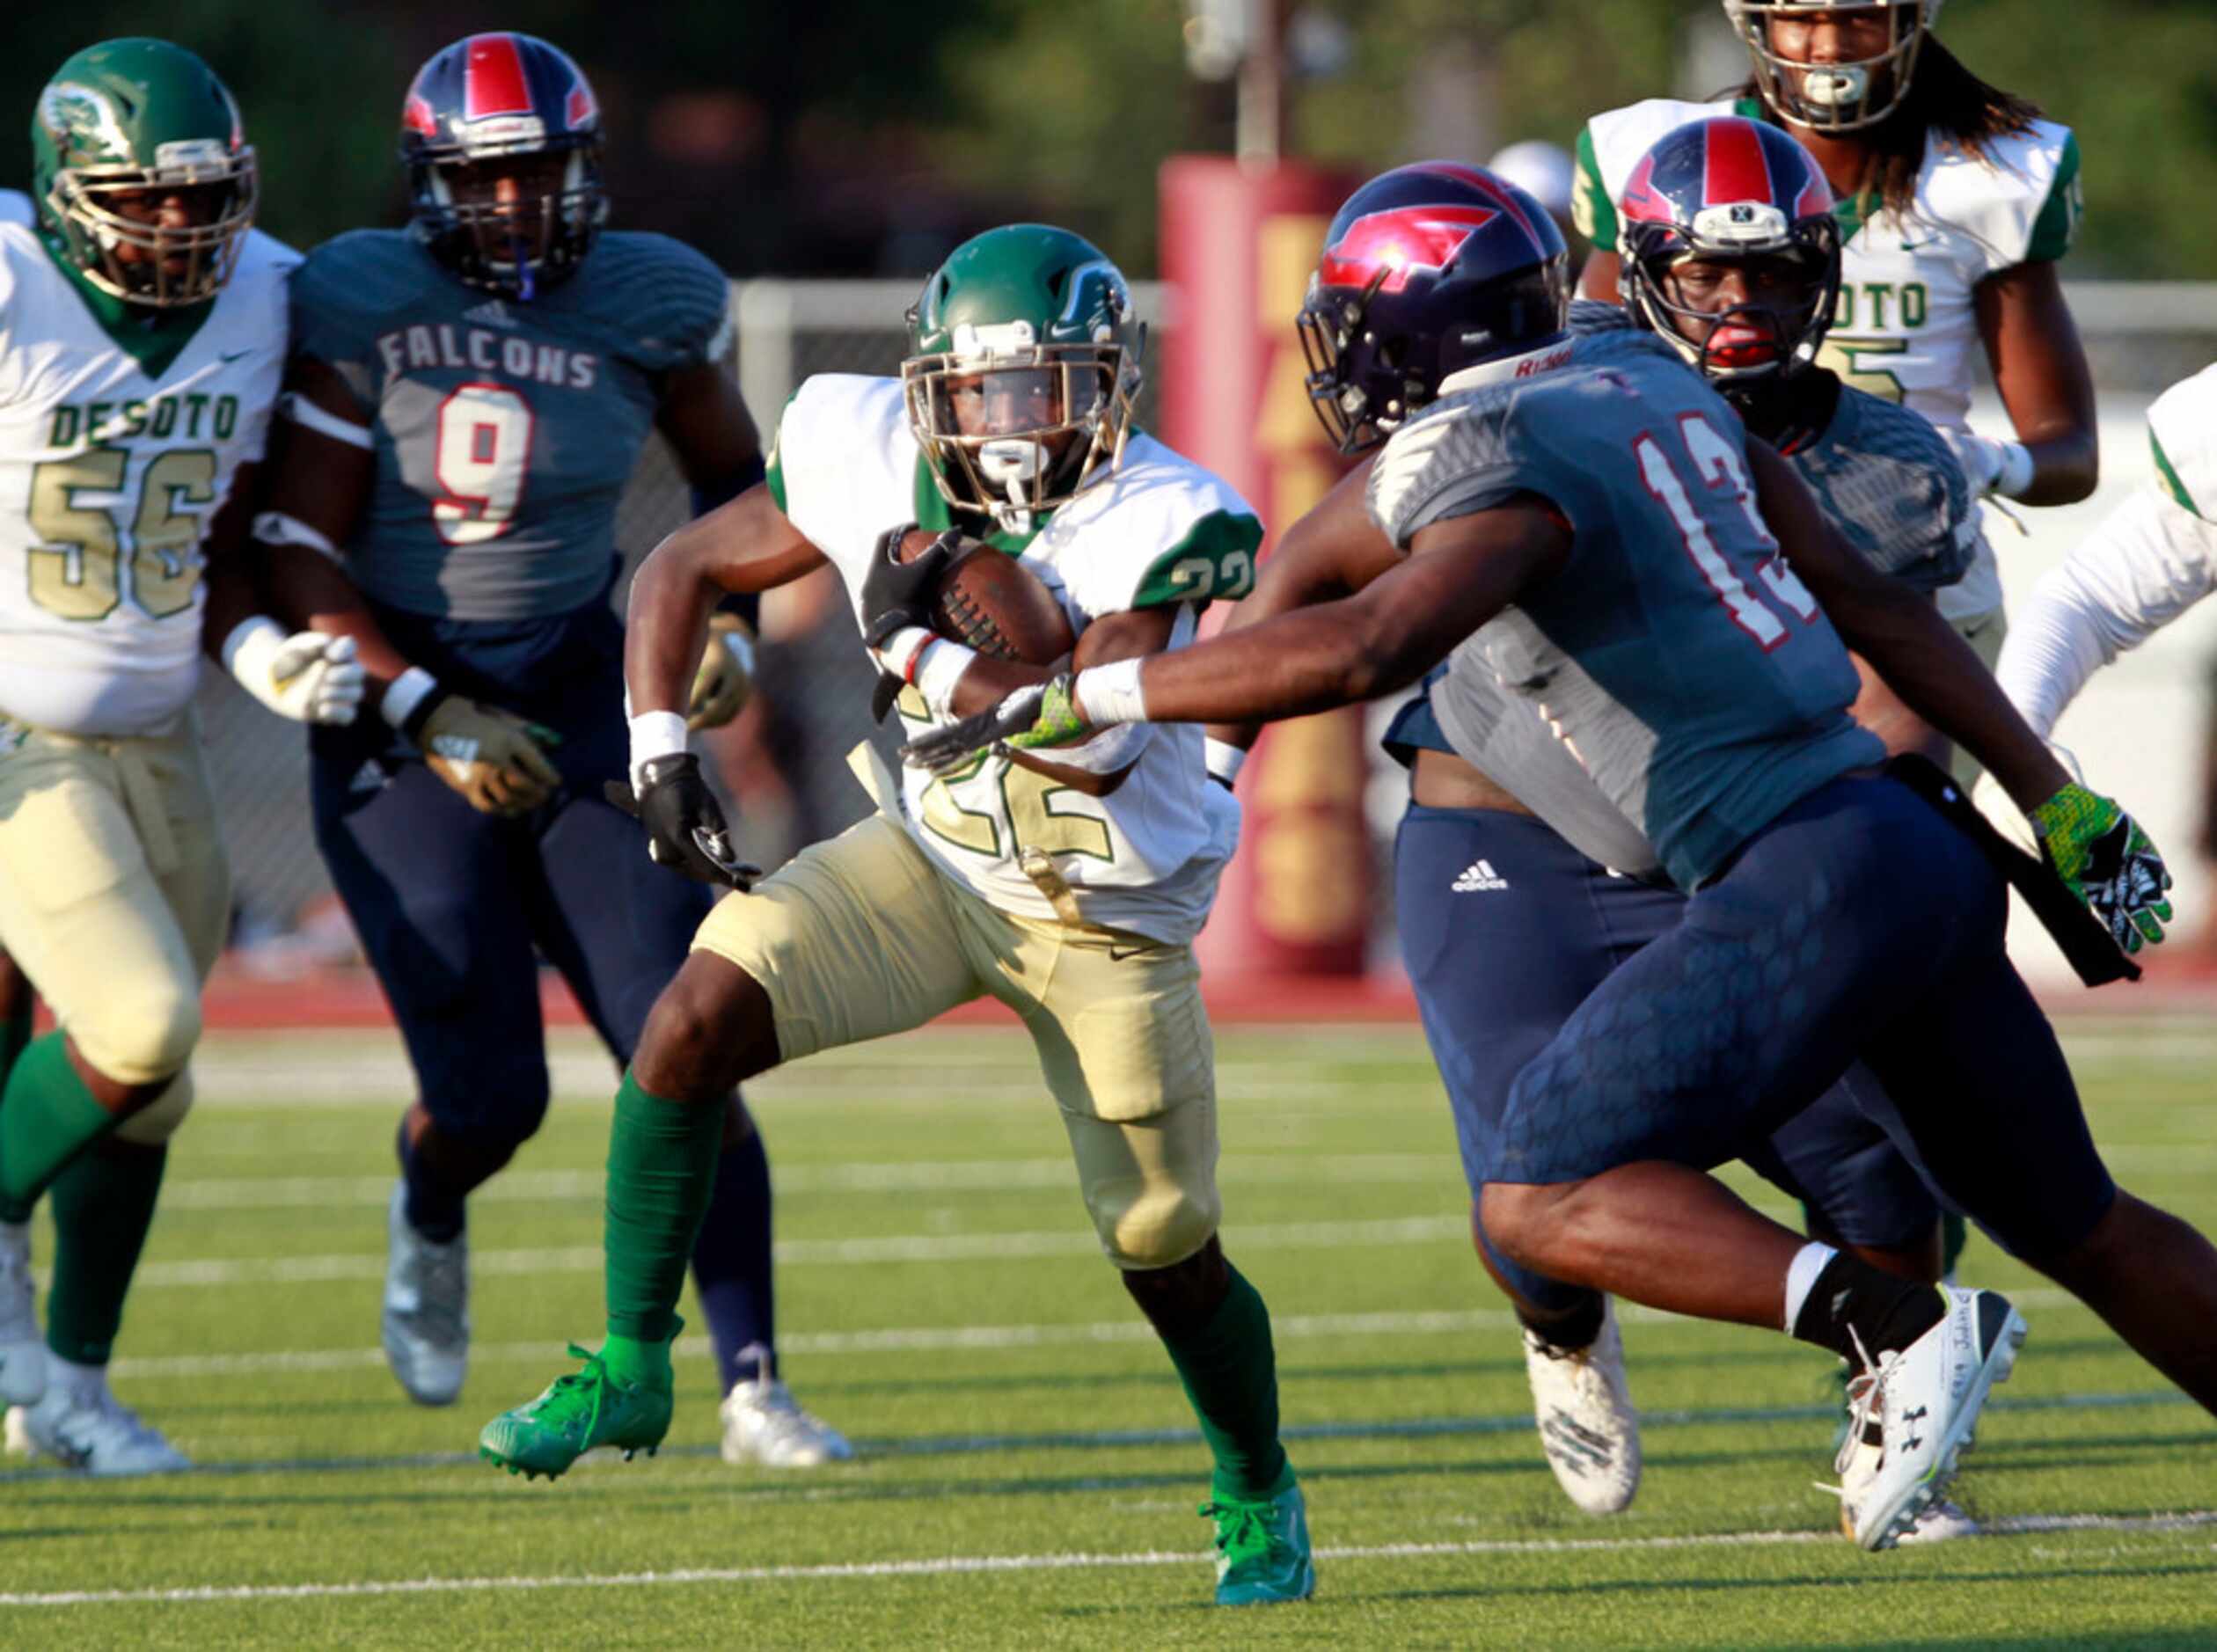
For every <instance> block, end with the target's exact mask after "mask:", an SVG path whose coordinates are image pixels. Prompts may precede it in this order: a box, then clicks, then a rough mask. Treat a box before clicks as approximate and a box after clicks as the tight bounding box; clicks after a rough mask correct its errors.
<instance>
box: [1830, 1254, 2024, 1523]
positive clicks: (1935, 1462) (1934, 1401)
mask: <svg viewBox="0 0 2217 1652" xmlns="http://www.w3.org/2000/svg"><path fill="white" fill-rule="evenodd" d="M1940 1291H1941V1294H1942V1295H1943V1297H1945V1298H1946V1299H1947V1310H1948V1311H1947V1315H1946V1317H1945V1318H1944V1319H1942V1320H1941V1321H1940V1323H1939V1324H1937V1325H1935V1326H1934V1327H1932V1329H1930V1330H1929V1331H1927V1332H1926V1333H1925V1334H1923V1335H1922V1336H1921V1337H1919V1338H1918V1339H1917V1340H1916V1341H1913V1342H1912V1343H1911V1344H1910V1345H1909V1346H1908V1347H1907V1348H1906V1349H1903V1350H1901V1351H1899V1352H1898V1353H1897V1352H1895V1351H1893V1350H1891V1349H1882V1350H1880V1352H1879V1354H1878V1356H1877V1360H1876V1361H1875V1362H1874V1361H1869V1360H1866V1362H1865V1364H1864V1369H1863V1370H1862V1371H1859V1372H1858V1373H1857V1374H1856V1376H1855V1379H1854V1380H1853V1381H1852V1382H1850V1383H1849V1384H1848V1386H1847V1396H1848V1405H1849V1407H1850V1418H1851V1421H1850V1423H1849V1429H1848V1436H1847V1439H1848V1443H1847V1444H1846V1445H1844V1446H1842V1447H1841V1448H1840V1459H1839V1463H1838V1466H1839V1468H1840V1473H1841V1474H1842V1476H1843V1480H1845V1479H1846V1477H1847V1475H1848V1473H1849V1471H1850V1470H1851V1469H1853V1468H1854V1467H1855V1466H1856V1465H1855V1458H1857V1457H1858V1456H1859V1455H1860V1454H1861V1452H1862V1450H1863V1449H1864V1448H1863V1447H1862V1437H1863V1435H1864V1432H1865V1426H1864V1425H1865V1424H1866V1423H1868V1422H1870V1421H1871V1420H1872V1418H1874V1417H1875V1418H1876V1419H1877V1422H1878V1425H1879V1429H1880V1432H1881V1438H1882V1439H1883V1441H1884V1444H1882V1445H1881V1446H1880V1447H1879V1454H1878V1461H1877V1465H1876V1466H1875V1467H1872V1468H1870V1469H1869V1470H1867V1471H1866V1472H1865V1473H1862V1475H1860V1476H1858V1477H1856V1479H1855V1483H1853V1484H1852V1485H1850V1484H1845V1483H1843V1485H1842V1487H1841V1489H1840V1500H1841V1501H1840V1508H1841V1512H1842V1516H1843V1517H1844V1518H1845V1519H1847V1521H1849V1522H1850V1523H1852V1524H1853V1526H1854V1530H1855V1541H1856V1542H1857V1543H1858V1544H1860V1545H1862V1546H1863V1547H1864V1548H1866V1549H1873V1550H1876V1549H1890V1548H1891V1547H1893V1546H1894V1545H1895V1544H1897V1543H1899V1542H1901V1541H1902V1540H1903V1539H1905V1538H1906V1537H1907V1535H1908V1533H1909V1531H1910V1530H1911V1528H1912V1527H1913V1526H1914V1525H1916V1524H1917V1521H1918V1517H1919V1516H1921V1514H1923V1513H1924V1511H1925V1510H1926V1509H1928V1508H1930V1507H1931V1506H1933V1505H1934V1504H1935V1503H1937V1502H1939V1501H1940V1499H1941V1496H1942V1495H1943V1493H1944V1492H1946V1490H1947V1489H1948V1486H1949V1483H1950V1481H1951V1480H1954V1478H1955V1474H1956V1467H1957V1460H1958V1459H1959V1458H1960V1457H1961V1456H1962V1454H1963V1452H1964V1451H1965V1450H1966V1449H1967V1448H1968V1447H1969V1446H1970V1445H1971V1444H1972V1436H1973V1433H1974V1431H1975V1430H1976V1429H1977V1427H1978V1422H1979V1411H1980V1409H1981V1408H1982V1407H1984V1406H1985V1405H1986V1402H1987V1395H1988V1394H1989V1393H1991V1392H1992V1391H1993V1388H1994V1384H1996V1383H1998V1382H2006V1381H2008V1376H2009V1371H2010V1368H2011V1367H2013V1366H2014V1365H2015V1364H2016V1356H2017V1349H2019V1348H2020V1347H2022V1346H2023V1342H2024V1316H2023V1314H2021V1313H2019V1312H2017V1311H2016V1308H2015V1307H2013V1306H2012V1305H2010V1302H2009V1299H2008V1297H2004V1296H2002V1295H2001V1294H2000V1293H1999V1292H1998V1291H1993V1290H1961V1289H1958V1288H1957V1287H1954V1286H1944V1285H1943V1286H1942V1287H1940Z"/></svg>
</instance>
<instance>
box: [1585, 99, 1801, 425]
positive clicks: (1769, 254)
mask: <svg viewBox="0 0 2217 1652" xmlns="http://www.w3.org/2000/svg"><path fill="white" fill-rule="evenodd" d="M1617 222H1618V224H1619V226H1620V227H1619V230H1618V238H1617V240H1618V250H1619V252H1621V255H1622V260H1623V261H1622V267H1621V270H1620V271H1619V273H1618V276H1617V287H1618V290H1619V292H1620V294H1621V296H1622V297H1623V300H1624V303H1625V304H1626V305H1627V306H1628V308H1629V309H1630V310H1631V311H1632V313H1633V315H1634V316H1635V318H1637V319H1638V320H1639V322H1640V324H1641V325H1643V326H1645V327H1648V328H1650V330H1652V331H1653V332H1654V333H1656V334H1657V336H1658V337H1660V338H1661V339H1663V340H1665V342H1666V343H1668V344H1670V345H1671V346H1672V347H1673V348H1675V349H1676V350H1677V351H1678V352H1679V355H1683V356H1684V357H1685V358H1686V359H1687V361H1688V362H1691V363H1692V364H1693V365H1694V367H1695V368H1697V369H1700V371H1701V374H1702V376H1704V377H1707V378H1709V379H1713V380H1715V381H1716V382H1717V383H1718V384H1720V385H1729V384H1735V383H1740V382H1745V381H1746V380H1749V379H1755V378H1762V377H1767V376H1786V375H1789V374H1792V373H1796V372H1798V371H1800V370H1801V369H1803V368H1804V367H1806V366H1808V365H1809V364H1810V363H1811V362H1813V361H1814V360H1816V357H1817V352H1818V348H1819V347H1821V346H1822V345H1823V344H1824V341H1825V334H1826V332H1828V331H1829V330H1830V329H1831V327H1832V318H1833V303H1834V302H1835V301H1836V300H1837V299H1838V298H1839V296H1840V226H1839V224H1838V223H1836V222H1835V221H1834V220H1833V194H1832V186H1831V185H1830V184H1828V183H1826V181H1825V173H1824V169H1823V168H1822V167H1820V166H1819V165H1818V164H1817V160H1816V157H1814V156H1812V155H1811V154H1810V152H1809V151H1808V150H1805V149H1804V148H1803V147H1802V146H1801V145H1800V144H1798V143H1796V142H1795V141H1794V140H1793V139H1792V138H1791V137H1790V136H1789V135H1787V134H1786V133H1784V132H1782V131H1781V130H1780V129H1779V128H1776V127H1774V126H1766V125H1764V124H1763V123H1762V122H1760V121H1748V120H1744V119H1742V118H1741V117H1739V116H1738V115H1715V116H1711V117H1710V118H1708V119H1707V120H1702V121H1689V122H1688V123H1687V125H1685V126H1682V127H1679V128H1677V129H1676V130H1674V131H1671V132H1667V133H1665V135H1663V136H1662V137H1661V138H1660V139H1659V140H1657V143H1656V144H1655V146H1654V147H1653V148H1652V149H1650V150H1648V152H1647V153H1646V154H1645V155H1643V156H1642V157H1640V160H1639V164H1637V165H1635V166H1634V167H1633V169H1632V176H1631V177H1630V178H1629V179H1627V180H1626V182H1625V186H1624V195H1623V198H1622V200H1621V201H1619V202H1618V203H1617ZM1687 259H1698V260H1700V261H1701V262H1702V263H1706V264H1740V265H1749V266H1752V265H1755V264H1758V263H1760V264H1762V265H1763V266H1765V272H1764V276H1765V290H1764V291H1763V292H1762V293H1761V294H1760V295H1759V294H1758V293H1757V292H1755V291H1754V285H1755V275H1754V273H1753V271H1752V269H1751V270H1750V271H1749V273H1748V276H1747V280H1746V282H1745V285H1746V286H1747V287H1748V289H1749V291H1748V302H1746V303H1739V304H1734V305H1730V307H1721V308H1709V307H1704V306H1702V305H1700V304H1697V303H1687V302H1685V298H1686V295H1685V294H1684V293H1683V292H1681V291H1679V289H1678V286H1677V278H1676V277H1675V276H1674V275H1673V274H1672V269H1673V267H1674V266H1676V265H1678V264H1679V263H1680V262H1682V261H1684V260H1687Z"/></svg>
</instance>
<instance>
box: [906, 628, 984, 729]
mask: <svg viewBox="0 0 2217 1652" xmlns="http://www.w3.org/2000/svg"><path fill="white" fill-rule="evenodd" d="M975 659H977V649H975V648H965V647H963V646H962V644H961V643H959V642H950V641H948V640H947V639H946V638H945V637H934V638H933V639H932V640H931V641H930V642H928V643H926V645H925V647H924V652H923V653H922V654H918V655H917V657H916V669H915V670H914V671H912V672H911V673H910V675H911V676H912V677H913V678H914V680H915V683H916V691H917V692H918V694H921V695H922V696H923V697H924V703H925V705H928V706H930V707H931V708H932V715H933V717H935V718H938V719H940V720H942V721H943V720H946V719H947V718H948V716H950V715H952V714H953V712H954V708H955V684H956V683H959V682H961V681H962V673H963V672H965V671H967V670H969V668H970V662H971V661H973V660H975Z"/></svg>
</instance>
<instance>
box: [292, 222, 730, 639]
mask: <svg viewBox="0 0 2217 1652" xmlns="http://www.w3.org/2000/svg"><path fill="white" fill-rule="evenodd" d="M292 294H293V299H292V326H293V343H292V347H293V348H294V350H295V351H296V352H298V353H299V354H301V355H305V356H308V357H311V358H312V359H314V360H316V361H318V362H323V363H325V364H326V365H327V366H329V367H330V368H332V369H334V370H335V371H336V372H337V373H338V375H339V376H340V378H341V379H342V380H344V381H345V383H346V385H347V388H348V390H349V391H351V392H352V393H353V395H354V397H355V400H356V402H357V404H358V409H359V412H360V414H361V417H362V422H363V423H365V424H367V425H369V427H370V429H371V433H372V436H373V440H374V443H375V452H376V455H377V479H376V484H375V486H374V488H373V489H372V492H371V494H370V499H369V508H368V509H367V511H366V512H365V514H364V515H363V517H362V525H361V527H360V528H359V529H358V530H357V531H356V532H355V536H354V538H353V540H352V542H351V543H350V544H348V545H347V546H346V547H345V549H346V552H347V569H348V574H351V575H352V576H353V578H354V581H355V584H357V585H358V586H360V587H361V588H362V591H363V592H364V593H365V594H366V595H368V596H370V597H372V598H373V599H375V600H376V601H377V602H378V603H383V604H384V605H385V606H386V607H389V608H396V609H400V610H405V611H406V612H409V613H413V614H424V615H431V616H436V617H439V618H450V619H482V620H516V619H531V618H541V617H544V616H546V615H551V614H558V613H562V612H566V611H567V610H571V609H574V608H577V607H579V606H581V605H582V604H584V603H589V602H590V601H592V600H593V599H594V597H595V596H596V595H597V594H598V593H599V592H600V590H601V589H602V588H604V586H605V585H606V584H607V582H608V577H609V567H610V564H611V559H613V558H614V556H615V555H616V552H617V547H616V505H617V501H618V499H619V498H620V497H621V495H622V493H623V491H624V486H625V484H626V482H628V481H629V480H630V479H631V473H632V468H633V464H635V463H636V462H637V460H638V457H639V452H640V447H641V446H642V445H643V444H644V443H645V442H646V440H647V436H648V432H649V431H650V430H651V429H652V428H654V420H655V411H656V409H657V407H658V406H660V404H661V400H662V381H663V378H664V376H666V375H667V374H669V372H671V371H672V370H673V369H682V368H685V367H690V366H694V365H697V364H698V363H699V362H705V361H712V360H714V359H716V358H718V357H720V356H721V355H723V353H724V352H725V351H726V350H727V349H728V347H729V344H730V336H731V335H730V331H729V327H730V323H729V303H728V287H727V284H726V282H725V281H724V278H723V275H722V274H721V273H720V272H719V271H718V270H717V269H716V267H715V266H713V264H711V263H709V261H708V260H707V259H705V258H703V257H701V256H700V254H699V253H698V252H693V251H692V250H691V248H690V247H687V246H685V245H682V244H681V243H679V242H677V241H673V240H670V239H669V238H668V237H666V236H660V235H644V234H635V233H618V232H611V233H609V234H606V235H604V236H602V237H601V238H600V241H599V243H598V245H596V246H595V248H594V249H593V252H592V253H591V255H590V256H589V258H588V259H586V260H585V263H584V265H583V266H582V267H581V268H580V269H579V271H578V273H577V274H576V275H575V276H574V277H573V278H572V279H571V280H569V281H564V282H562V283H561V284H560V285H558V286H554V287H550V288H548V289H545V291H544V292H542V293H541V294H540V296H538V297H537V298H535V299H533V300H532V301H531V302H530V303H520V302H517V301H516V300H512V299H509V298H504V297H500V296H494V295H493V294H490V293H487V292H483V291H480V290H479V289H475V288H471V287H465V286H464V285H463V284H462V283H461V282H460V281H457V279H456V278H455V277H454V276H453V274H450V272H449V271H448V270H447V269H446V268H445V267H443V266H442V265H440V264H439V263H437V262H436V261H435V260H434V259H432V258H431V257H430V255H429V254H428V253H427V252H425V251H424V250H423V248H422V247H421V245H418V244H417V243H416V241H415V240H414V239H413V238H412V237H410V236H408V235H407V234H406V233H404V232H401V231H398V230H355V231H353V232H352V233H350V234H347V235H342V236H340V237H339V238H337V239H335V240H332V241H326V243H325V244H324V245H321V246H319V247H318V248H317V249H316V250H315V251H314V252H311V254H309V257H308V260H307V262H306V263H305V264H304V265H303V266H302V267H301V268H300V269H299V270H298V272H297V273H296V274H295V275H294V276H293V281H292Z"/></svg>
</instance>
